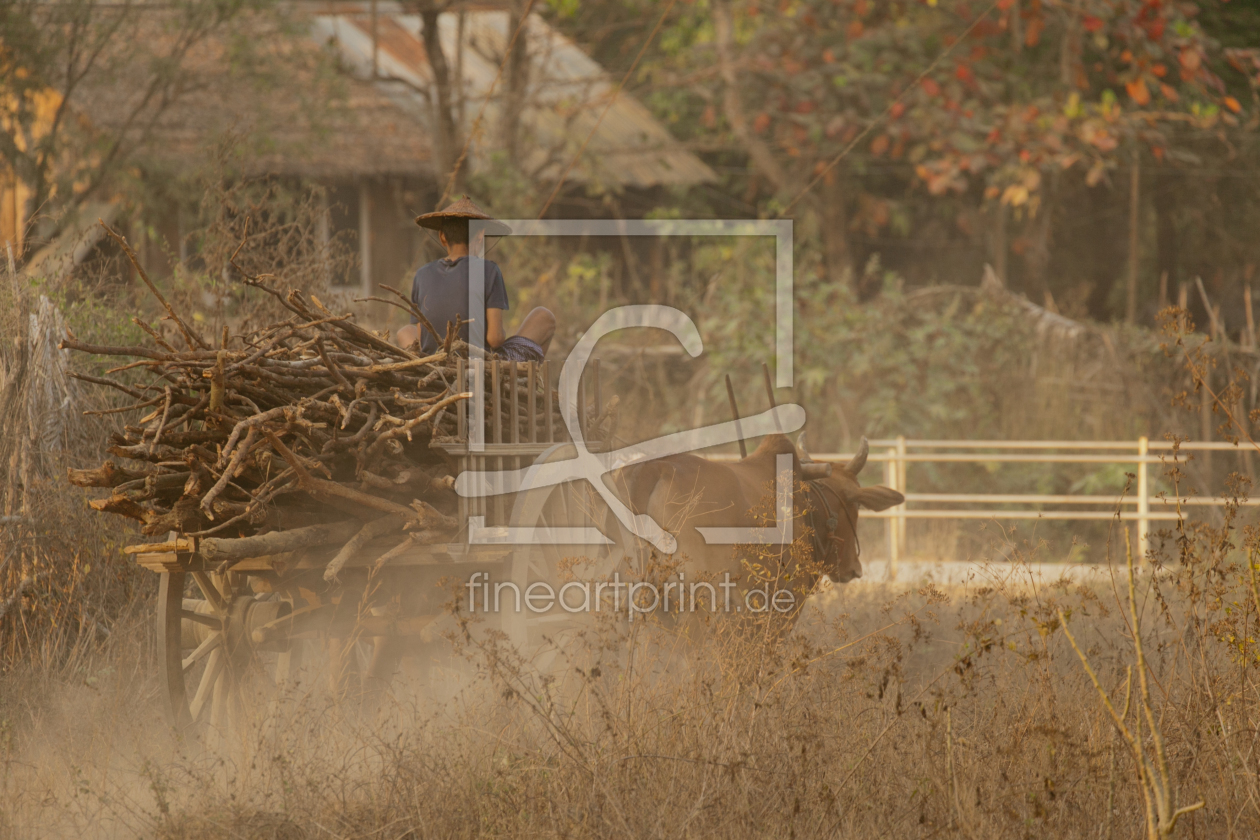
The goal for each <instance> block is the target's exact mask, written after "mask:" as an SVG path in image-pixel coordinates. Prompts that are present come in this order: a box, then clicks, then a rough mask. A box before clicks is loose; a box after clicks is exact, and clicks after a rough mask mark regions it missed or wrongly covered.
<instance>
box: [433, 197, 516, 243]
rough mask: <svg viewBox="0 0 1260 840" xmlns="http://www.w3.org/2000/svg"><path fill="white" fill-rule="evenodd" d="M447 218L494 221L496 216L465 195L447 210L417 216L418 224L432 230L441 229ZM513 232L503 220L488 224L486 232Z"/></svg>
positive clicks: (495, 234)
mask: <svg viewBox="0 0 1260 840" xmlns="http://www.w3.org/2000/svg"><path fill="white" fill-rule="evenodd" d="M447 219H478V220H481V221H488V222H494V217H492V216H491V215H490V214H488V213H486V212H485V211H484V210H482V209H481V208H480V207H478V206H477V205H476V204H473V200H472V199H471V198H469V197H468V196H464V197H463V198H461V199H460V200H459V201H456V202H455V203H454V204H452V205H450V206H449V207H447V208H446V209H445V210H436V211H434V212H432V213H424V214H422V215H419V216H416V224H418V225H419V226H420V227H422V228H429V229H430V230H441V228H442V222H444V221H446V220H447ZM511 232H512V231H511V228H509V227H508V226H507V225H505V224H503V223H502V222H494V224H492V225H487V226H486V233H488V234H490V235H491V236H506V235H507V234H509V233H511Z"/></svg>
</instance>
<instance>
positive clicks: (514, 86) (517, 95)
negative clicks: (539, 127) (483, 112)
mask: <svg viewBox="0 0 1260 840" xmlns="http://www.w3.org/2000/svg"><path fill="white" fill-rule="evenodd" d="M523 11H524V9H523V8H522V7H521V4H520V1H519V0H516V2H513V4H512V10H511V12H510V13H509V14H508V27H507V33H506V34H507V38H508V43H510V44H511V52H510V53H509V55H508V62H507V95H506V99H505V100H504V103H503V125H502V128H501V142H502V143H503V149H504V151H505V152H507V159H508V161H509V162H510V163H512V164H513V165H515V164H516V163H518V162H519V158H520V150H519V144H520V132H521V112H522V111H523V110H524V107H525V90H526V87H527V86H528V84H529V43H528V41H529V39H528V33H527V32H526V29H525V28H526V27H527V26H528V24H526V23H525V22H524V20H523V19H522V17H521V14H522V12H523ZM518 27H520V29H521V31H520V34H519V35H517V36H516V42H515V43H512V35H513V33H515V32H516V31H517V28H518ZM504 46H505V48H506V46H507V44H505V45H504Z"/></svg>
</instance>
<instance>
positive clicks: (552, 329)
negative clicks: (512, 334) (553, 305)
mask: <svg viewBox="0 0 1260 840" xmlns="http://www.w3.org/2000/svg"><path fill="white" fill-rule="evenodd" d="M516 334H517V335H520V336H524V337H525V338H528V339H529V340H530V341H532V342H534V343H535V344H537V345H538V346H539V347H541V348H542V351H543V355H546V354H547V350H548V348H550V347H551V339H552V338H553V337H554V336H555V334H556V316H555V315H552V314H551V310H550V309H548V308H547V307H545V306H536V307H534V309H533V310H532V311H531V312H530V313H529V314H528V315H526V316H525V320H524V321H522V322H521V328H520V329H519V330H517V331H516Z"/></svg>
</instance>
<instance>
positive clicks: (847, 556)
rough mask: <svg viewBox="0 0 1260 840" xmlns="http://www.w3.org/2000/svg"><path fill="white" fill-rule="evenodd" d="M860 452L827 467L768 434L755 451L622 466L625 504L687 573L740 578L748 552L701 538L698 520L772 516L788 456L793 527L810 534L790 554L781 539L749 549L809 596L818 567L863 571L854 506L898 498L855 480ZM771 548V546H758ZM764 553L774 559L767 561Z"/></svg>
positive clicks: (726, 523)
mask: <svg viewBox="0 0 1260 840" xmlns="http://www.w3.org/2000/svg"><path fill="white" fill-rule="evenodd" d="M868 451H869V448H868V445H867V443H866V440H865V439H863V441H862V446H861V448H860V450H859V452H858V453H857V455H855V456H854V457H853V459H852V460H851V461H849V463H848V464H846V465H844V466H839V465H835V468H834V469H833V468H832V467H831V465H825V464H821V463H815V462H812V461H810V460H809V455H808V453H804V454H803V457H802V453H798V452H797V449H796V447H795V446H794V445H793V444H792V442H791V441H790V440H788V438H787V437H785V436H784V435H770V436H768V437H766V438H765V439H764V440H762V442H761V445H760V446H758V447H757V450H756V451H755V452H753V453H752V454H751V455H749V456H748V457H746V458H744V459H742V460H740V461H737V462H735V463H718V462H714V461H709V460H706V459H704V458H701V457H699V456H696V455H676V456H672V457H668V458H661V459H659V460H656V461H650V462H647V463H644V464H640V465H635V466H632V467H629V468H627V469H626V471H625V481H626V486H627V489H628V490H629V506H630V508H631V509H632V510H633V511H634V512H635V513H646V514H648V515H650V516H651V517H652V518H654V519H655V520H656V521H657V522H658V523H659V524H660V525H661V526H662V527H663V528H664V529H665V530H666V531H669V532H670V533H672V534H674V535H675V537H677V539H678V551H677V552H676V554H675V557H681V558H682V560H683V561H684V562H683V563H682V564H681V566H680V567H679V568H680V569H681V571H682V572H683V573H684V574H686V575H687V579H688V580H695V579H696V578H697V577H707V578H709V579H714V578H720V577H721V576H722V575H723V574H724V573H728V574H729V575H730V578H731V579H732V580H734V579H736V578H743V579H744V580H745V582H746V581H747V578H748V569H747V566H746V561H748V560H749V559H751V558H750V557H749V549H748V547H747V546H745V547H743V548H740V547H737V546H732V545H709V544H707V543H706V542H705V540H704V538H703V537H702V536H701V534H700V532H699V531H698V530H697V528H703V527H727V528H729V527H742V528H755V527H764V526H765V525H766V524H767V520H771V521H772V517H773V513H772V511H773V509H774V508H773V503H772V501H773V488H774V486H775V475H776V469H775V466H776V461H777V459H776V456H778V455H780V454H789V455H791V456H792V474H793V476H792V477H793V482H792V484H793V487H794V488H796V489H795V491H794V494H793V507H792V509H793V512H794V515H795V520H794V523H793V534H794V536H796V537H798V538H800V537H802V536H803V535H804V534H806V533H807V531H806V530H805V529H806V528H807V529H808V531H809V532H812V534H813V538H812V539H810V540H799V539H798V548H797V550H796V551H794V552H793V551H789V550H787V547H786V546H783V547H777V546H776V547H773V548H772V547H771V546H764V547H763V548H761V549H758V550H757V552H756V553H757V559H756V560H755V562H757V563H759V564H761V565H762V566H767V565H778V566H779V574H784V573H786V576H787V577H788V578H790V579H791V581H792V586H791V588H792V589H793V590H795V591H796V592H798V593H803V594H807V593H808V592H809V591H811V590H812V589H813V587H814V585H815V583H816V582H817V579H818V576H819V574H821V573H825V574H827V576H828V577H830V578H831V579H832V580H833V581H835V582H836V583H846V582H848V581H850V580H853V579H854V578H858V577H861V576H862V561H861V558H860V556H859V555H860V546H859V544H858V539H857V534H856V532H855V529H856V527H857V517H858V509H859V508H863V507H864V508H868V509H870V510H885V509H887V508H890V507H892V506H893V505H898V504H901V503H902V502H904V501H905V497H904V496H902V495H901V494H900V493H898V492H897V491H896V490H893V489H891V488H889V487H881V486H873V487H862V486H860V485H859V484H858V481H857V477H858V473H860V472H861V471H862V468H863V467H864V466H865V465H866V457H867V453H868ZM802 547H803V548H804V550H803V551H802V550H801V548H802ZM771 548H772V552H771V553H769V554H768V553H767V552H766V551H765V550H764V549H771ZM776 555H777V556H776ZM767 558H769V559H770V560H772V561H774V560H777V561H778V562H777V564H776V563H773V562H772V563H770V564H767V562H766V561H767ZM693 573H694V574H693ZM797 606H800V604H799V603H798V604H797Z"/></svg>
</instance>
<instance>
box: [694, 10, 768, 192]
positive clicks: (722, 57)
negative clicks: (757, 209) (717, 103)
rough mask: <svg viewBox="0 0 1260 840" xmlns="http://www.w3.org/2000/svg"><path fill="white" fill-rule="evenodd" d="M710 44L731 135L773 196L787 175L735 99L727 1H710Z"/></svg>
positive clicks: (735, 77) (736, 84) (736, 73)
mask: <svg viewBox="0 0 1260 840" xmlns="http://www.w3.org/2000/svg"><path fill="white" fill-rule="evenodd" d="M712 9H713V41H714V45H715V46H716V47H717V57H718V73H719V74H720V75H721V77H722V82H723V88H724V89H723V91H722V112H723V114H724V115H725V116H726V121H727V122H728V123H730V125H731V132H732V133H734V135H735V136H736V137H737V138H738V139H739V141H740V142H741V143H742V144H743V145H744V149H745V151H747V153H748V157H749V159H750V160H751V161H752V163H753V166H754V167H756V169H757V171H758V172H760V173H761V174H762V175H764V176H765V178H766V180H767V181H769V182H770V183H771V185H772V186H773V188H774V190H775V191H776V192H778V191H780V190H782V189H783V188H784V187H785V186H786V184H787V173H786V172H785V171H784V170H783V167H781V166H780V165H779V162H778V161H777V160H775V157H774V152H772V151H771V149H770V146H769V145H767V144H766V143H765V142H763V141H762V140H761V139H760V138H759V137H757V135H756V134H755V133H754V132H753V130H752V127H751V126H749V124H748V117H747V115H746V114H745V113H744V106H743V103H742V102H741V101H740V98H739V92H740V87H739V71H738V69H737V68H736V66H735V57H734V55H732V49H733V47H734V44H735V31H734V24H733V23H732V21H731V8H730V4H729V2H728V0H713V5H712Z"/></svg>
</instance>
